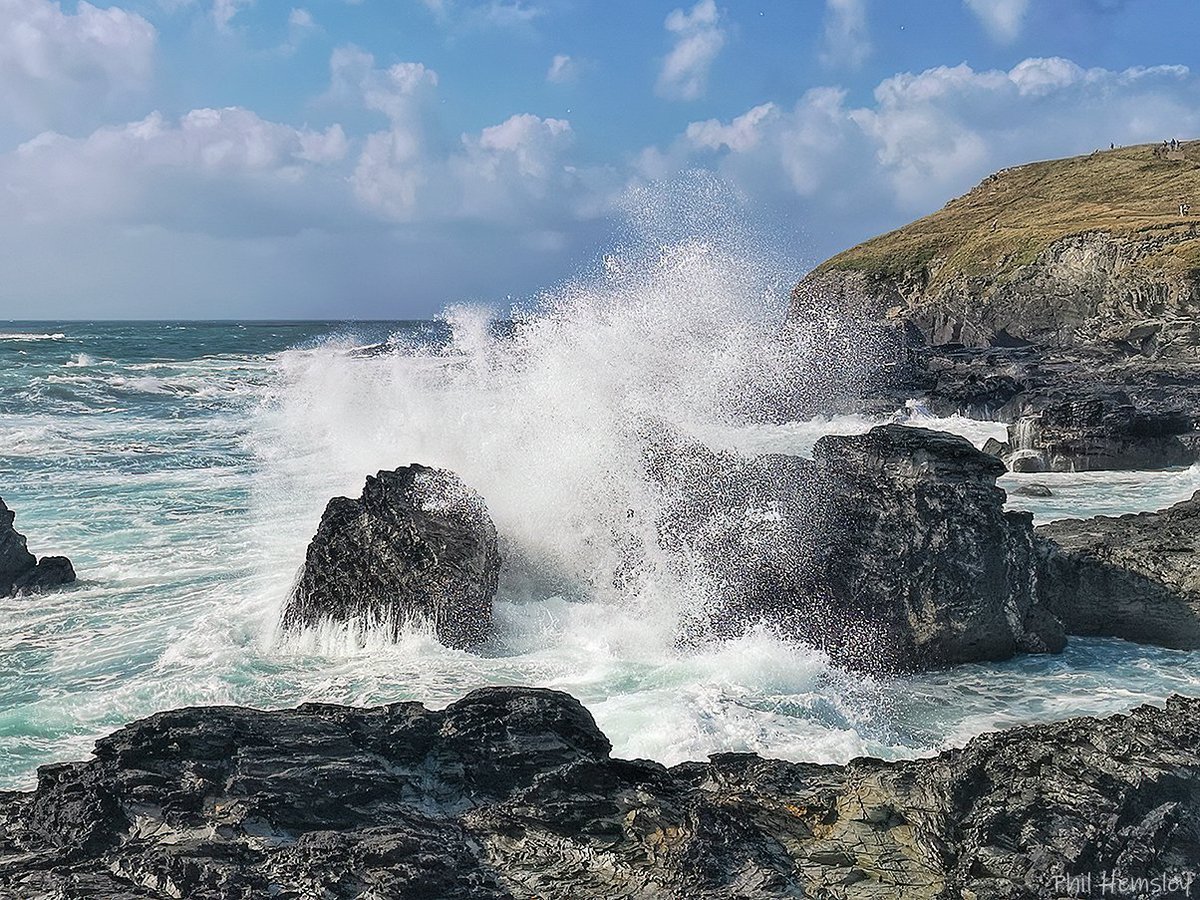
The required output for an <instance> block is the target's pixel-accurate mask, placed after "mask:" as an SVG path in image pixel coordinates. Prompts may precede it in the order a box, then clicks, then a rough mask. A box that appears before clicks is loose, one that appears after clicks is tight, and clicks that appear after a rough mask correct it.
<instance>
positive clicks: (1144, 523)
mask: <svg viewBox="0 0 1200 900" xmlns="http://www.w3.org/2000/svg"><path fill="white" fill-rule="evenodd" d="M1037 533H1038V536H1039V537H1040V538H1042V539H1043V540H1042V541H1041V542H1040V543H1041V549H1040V554H1039V555H1040V557H1041V562H1040V565H1039V569H1040V571H1039V580H1038V587H1039V592H1040V594H1041V596H1042V602H1043V603H1044V604H1045V605H1046V606H1047V607H1048V608H1049V609H1051V610H1052V611H1053V612H1054V614H1055V615H1057V616H1058V617H1059V619H1061V620H1062V622H1063V625H1064V626H1065V627H1066V629H1067V631H1068V632H1069V633H1071V634H1079V635H1104V636H1108V637H1118V638H1124V639H1126V640H1129V641H1135V642H1137V643H1141V644H1157V645H1159V646H1162V647H1172V648H1175V649H1177V650H1198V649H1200V491H1197V492H1196V493H1195V494H1194V495H1193V496H1192V498H1191V499H1190V500H1185V501H1183V502H1182V503H1177V504H1175V505H1174V506H1172V507H1170V508H1168V509H1163V510H1159V511H1158V512H1147V513H1137V514H1129V515H1124V516H1096V517H1095V518H1091V519H1061V520H1059V521H1057V522H1051V523H1050V524H1048V525H1041V526H1039V527H1038V529H1037Z"/></svg>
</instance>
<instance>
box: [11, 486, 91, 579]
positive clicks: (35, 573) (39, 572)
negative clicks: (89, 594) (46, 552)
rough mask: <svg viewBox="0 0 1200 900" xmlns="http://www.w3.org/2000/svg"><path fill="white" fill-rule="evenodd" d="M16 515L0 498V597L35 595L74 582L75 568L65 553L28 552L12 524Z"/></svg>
mask: <svg viewBox="0 0 1200 900" xmlns="http://www.w3.org/2000/svg"><path fill="white" fill-rule="evenodd" d="M15 520H16V514H15V513H14V512H13V511H12V510H11V509H9V508H8V507H7V506H6V505H5V504H4V501H3V500H2V499H0V597H11V596H13V595H20V594H37V593H41V592H42V591H46V590H51V589H53V588H56V587H60V586H62V585H65V584H71V583H72V582H73V581H75V569H74V567H73V566H72V565H71V561H70V560H69V559H67V558H66V557H65V556H43V557H42V558H41V559H38V558H37V557H35V556H34V555H33V554H32V553H30V552H29V548H28V546H27V545H26V542H25V535H23V534H21V533H20V532H18V531H17V530H16V529H15V528H14V527H13V522H14V521H15Z"/></svg>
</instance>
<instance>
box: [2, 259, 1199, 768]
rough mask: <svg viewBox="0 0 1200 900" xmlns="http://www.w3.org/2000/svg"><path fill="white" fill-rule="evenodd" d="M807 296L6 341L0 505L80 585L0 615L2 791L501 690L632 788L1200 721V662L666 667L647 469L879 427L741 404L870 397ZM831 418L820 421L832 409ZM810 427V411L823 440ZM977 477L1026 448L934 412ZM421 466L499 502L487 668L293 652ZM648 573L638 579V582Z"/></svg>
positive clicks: (432, 654)
mask: <svg viewBox="0 0 1200 900" xmlns="http://www.w3.org/2000/svg"><path fill="white" fill-rule="evenodd" d="M786 288H787V285H786V284H783V283H781V282H779V281H778V280H775V281H772V280H771V278H764V277H762V276H761V273H757V272H755V271H753V266H752V265H751V264H747V263H745V262H744V261H742V260H739V259H735V258H731V257H730V256H729V254H725V253H723V252H721V251H719V250H717V249H714V248H713V247H711V246H708V245H706V244H704V243H703V242H683V243H680V244H677V245H674V246H670V247H660V248H657V249H656V250H655V252H653V253H643V254H641V255H640V256H639V257H638V259H636V260H632V261H631V260H629V259H627V258H621V257H617V256H612V257H605V258H604V259H603V260H601V261H599V262H598V264H597V266H596V267H595V271H592V272H589V273H587V274H586V275H585V276H583V277H581V278H579V279H575V280H573V281H571V282H569V283H566V284H563V285H559V286H556V287H555V288H554V289H552V290H548V291H547V292H545V293H544V294H541V295H538V296H537V297H534V298H530V299H529V300H527V301H524V302H523V303H520V304H517V305H516V306H515V307H514V308H512V309H505V310H503V311H502V314H500V313H497V312H496V311H495V310H493V309H489V308H487V307H474V306H468V305H459V306H453V307H450V308H448V309H447V310H446V311H445V313H444V314H443V315H442V316H441V317H439V318H437V319H435V320H431V321H393V322H332V321H327V322H257V321H254V322H251V321H246V322H178V321H170V322H82V321H71V322H40V321H13V322H2V323H0V497H3V499H4V501H5V502H6V503H7V504H8V505H9V506H10V507H11V508H12V509H13V510H14V511H15V512H16V514H17V520H16V525H17V528H18V530H20V531H21V532H22V533H24V534H25V535H26V536H27V537H28V539H29V546H30V548H31V550H32V551H33V552H35V553H36V554H39V555H51V554H65V555H67V556H69V557H70V558H71V559H72V560H73V562H74V565H75V568H76V570H77V572H78V574H79V582H78V584H76V585H75V586H73V587H71V588H69V589H66V590H63V591H61V592H57V593H49V594H43V595H39V596H33V597H19V598H12V599H4V600H0V789H27V788H29V787H30V786H31V785H32V784H33V783H34V780H35V777H36V769H37V767H38V766H40V765H43V764H47V763H52V762H60V761H66V760H74V759H82V758H85V757H86V756H87V754H88V753H89V752H90V749H91V746H92V744H93V742H94V741H95V740H96V739H97V738H98V737H100V736H102V735H104V734H106V733H108V732H110V731H113V730H115V729H117V728H120V727H121V726H123V725H125V724H127V723H129V722H131V721H133V720H135V719H138V718H141V717H144V716H147V715H150V714H152V713H154V712H156V711H160V710H166V709H171V708H176V707H182V706H191V705H199V704H244V705H250V706H256V707H263V708H279V707H287V706H292V705H295V704H298V703H301V702H304V701H310V700H319V701H327V702H335V703H347V704H356V705H364V704H380V703H388V702H393V701H398V700H418V701H421V702H423V703H425V704H427V705H430V706H442V705H445V704H447V703H450V702H452V701H453V700H455V699H456V698H459V697H461V696H463V695H464V694H466V693H467V692H468V691H470V690H472V689H474V688H477V687H480V686H484V685H500V684H512V685H517V684H523V685H539V686H546V687H552V688H557V689H560V690H564V691H569V692H570V693H572V694H574V695H575V696H577V697H578V698H580V700H581V701H582V702H583V703H584V704H585V705H586V706H587V708H588V709H589V710H590V711H591V712H592V714H593V715H594V716H595V718H596V720H597V722H598V724H599V725H600V727H601V728H602V729H603V730H604V731H605V732H606V733H607V735H608V736H609V738H610V739H611V740H612V743H613V745H614V752H615V753H616V754H618V755H620V756H622V757H644V758H650V759H654V760H659V761H661V762H663V763H666V764H673V763H677V762H680V761H683V760H687V759H699V758H703V757H705V756H706V755H707V754H711V753H715V752H720V751H754V752H757V753H761V754H764V755H767V756H773V757H781V758H785V759H791V760H805V761H814V762H824V763H841V762H846V761H847V760H849V759H851V758H853V757H856V756H861V755H874V756H881V757H885V758H907V757H915V756H923V755H929V754H933V753H935V752H937V751H939V750H941V749H943V748H946V747H953V746H960V745H962V744H964V743H965V742H966V741H968V740H970V739H971V738H972V737H974V736H976V735H978V734H980V733H982V732H985V731H989V730H994V729H999V728H1004V727H1008V726H1012V725H1015V724H1025V723H1034V722H1044V721H1048V720H1055V719H1063V718H1067V717H1070V716H1076V715H1081V714H1107V713H1113V712H1117V711H1121V710H1127V709H1130V708H1132V707H1134V706H1136V705H1138V704H1141V703H1146V702H1149V703H1161V702H1162V701H1163V700H1164V699H1165V698H1166V697H1167V696H1168V695H1170V694H1172V693H1184V694H1197V693H1200V653H1188V652H1180V651H1172V650H1165V649H1160V648H1155V647H1146V646H1137V645H1134V644H1130V643H1126V642H1123V641H1118V640H1103V639H1083V638H1075V639H1072V640H1071V641H1070V643H1069V645H1068V647H1067V649H1066V651H1065V652H1064V653H1062V654H1061V655H1055V656H1048V655H1047V656H1038V655H1034V656H1022V657H1018V658H1016V659H1013V660H1011V661H1008V662H1003V663H989V664H983V665H967V666H959V667H956V668H954V669H951V670H948V671H942V672H933V673H928V674H922V675H916V676H906V677H870V676H865V675H861V674H855V673H848V672H845V671H842V670H840V669H838V668H837V667H835V666H833V665H831V664H830V662H829V660H828V659H827V658H825V657H824V656H823V655H822V654H821V653H820V652H818V651H817V650H815V649H813V648H811V647H808V646H806V645H803V644H799V643H794V642H789V641H786V640H782V639H780V638H779V637H777V636H775V635H773V634H771V633H769V632H767V631H763V630H751V631H749V632H748V633H746V634H745V635H743V636H741V637H739V638H737V639H730V640H725V641H717V642H714V643H710V644H704V645H701V646H695V645H688V646H683V645H681V644H680V642H679V641H677V640H676V637H677V633H678V624H679V622H680V617H681V616H682V615H684V614H685V613H686V612H687V611H688V610H689V609H691V608H693V607H694V606H695V604H698V603H703V602H705V596H704V594H705V590H706V587H705V585H704V584H703V583H701V582H700V581H697V580H690V579H689V578H688V576H687V575H686V567H681V566H678V565H672V564H671V563H672V561H671V560H669V559H664V558H663V553H664V551H662V550H661V548H659V547H657V544H656V542H655V539H654V527H655V521H656V517H655V504H656V503H657V502H658V500H657V498H656V494H655V490H654V486H653V485H652V484H651V483H650V482H649V481H648V480H647V477H646V474H645V466H644V453H645V450H646V441H647V440H650V439H652V436H653V434H654V433H655V432H659V431H661V430H663V429H674V430H677V431H679V432H682V433H685V434H687V435H689V436H691V437H693V438H695V439H698V440H702V441H704V442H706V443H708V444H709V445H711V446H713V447H715V448H719V449H726V450H731V451H735V452H739V453H743V454H746V455H754V454H757V453H762V452H768V451H770V452H786V453H796V454H801V455H804V454H807V453H810V452H811V449H812V446H813V443H814V442H815V441H816V439H817V438H818V437H819V436H820V435H822V434H826V433H854V432H859V431H864V430H866V429H868V428H870V427H871V426H872V425H875V424H878V423H879V422H881V421H884V420H885V419H887V418H889V416H888V415H887V414H886V413H881V414H880V415H875V416H868V415H831V414H820V412H819V411H818V412H817V414H815V415H805V416H803V417H800V418H794V419H787V418H786V417H784V418H781V417H780V416H779V415H778V414H777V411H776V414H773V415H770V416H767V415H764V414H762V410H761V408H760V407H758V406H756V405H755V404H747V403H745V402H742V401H743V400H744V399H745V398H746V397H747V396H749V395H751V394H753V393H754V392H755V391H759V392H761V387H762V385H763V384H764V383H767V384H772V385H775V386H779V385H784V386H789V385H790V386H791V387H792V388H795V389H797V390H801V391H803V390H805V389H806V387H810V386H813V385H818V386H819V385H820V384H821V383H822V382H827V381H829V380H830V379H837V378H845V377H848V376H847V374H846V373H847V372H854V371H864V370H869V369H870V368H871V366H872V365H874V364H875V361H873V360H872V359H871V358H869V357H870V353H869V351H868V350H867V349H865V348H863V347H861V346H858V345H857V344H856V342H855V340H854V337H853V335H852V334H850V333H840V336H839V333H838V332H837V329H836V328H835V329H832V330H831V328H830V326H829V323H828V320H822V322H821V323H819V324H816V325H814V326H813V327H812V328H807V329H806V328H804V327H800V328H799V329H798V330H794V331H793V332H789V333H788V335H787V336H786V337H785V338H781V337H780V335H781V325H780V323H781V322H782V320H783V318H784V314H785V312H786V306H787V290H786ZM813 395H814V396H819V395H820V392H819V391H817V392H815V393H814V394H813ZM810 412H811V411H810ZM912 415H913V416H915V417H916V419H917V421H916V422H915V424H922V425H925V426H927V427H933V428H941V429H944V430H948V431H953V432H957V433H959V434H962V435H964V436H966V437H967V438H969V439H970V440H972V441H974V442H975V443H976V444H982V443H983V442H984V441H985V440H986V439H987V438H988V437H1003V436H1004V426H1003V425H1000V424H998V423H994V422H982V421H972V420H969V419H962V418H948V419H939V418H934V417H931V416H926V415H922V414H921V413H920V410H919V407H917V409H916V410H915V411H914V412H913V413H912ZM411 462H421V463H425V464H427V465H432V466H445V467H448V468H450V469H453V470H454V471H455V472H457V473H458V474H459V475H460V476H461V477H462V478H463V479H464V480H465V481H466V482H467V483H468V484H470V485H471V486H472V487H474V488H475V489H476V490H478V491H479V492H480V493H481V494H482V495H483V497H484V498H485V500H486V502H487V505H488V508H489V510H490V512H491V515H492V517H493V519H494V521H495V523H496V526H497V529H498V532H499V534H500V539H501V547H502V552H503V554H504V559H505V574H504V577H503V578H502V583H501V588H500V593H499V595H498V596H497V598H496V602H495V609H496V620H497V636H496V638H495V639H494V640H493V641H492V642H491V643H489V644H488V645H486V646H485V647H483V648H482V649H480V650H477V651H473V652H467V651H461V650H452V649H449V648H446V647H443V646H442V645H440V644H439V643H438V642H437V641H436V640H434V639H433V637H432V636H431V635H430V633H429V632H428V630H426V629H422V628H420V627H417V626H413V627H411V628H409V629H407V630H405V631H404V632H402V633H401V634H400V635H399V636H398V637H394V636H393V635H391V634H390V633H378V632H373V631H371V630H370V629H365V630H364V629H361V628H357V627H351V626H340V627H334V626H323V627H320V628H315V629H311V630H309V631H306V632H302V633H299V634H287V633H283V632H281V631H280V629H279V627H278V621H279V616H280V611H281V607H282V604H283V602H284V601H285V599H286V597H287V596H288V593H289V591H290V590H291V587H292V585H293V582H294V580H295V578H296V576H297V573H298V571H299V569H300V566H301V564H302V562H303V559H304V552H305V548H306V546H307V543H308V541H309V539H310V538H311V536H312V534H313V532H314V531H315V529H316V526H317V523H318V521H319V520H320V516H321V512H322V510H323V509H324V507H325V504H326V503H327V502H328V500H329V499H330V498H331V497H334V496H338V495H347V496H357V495H358V494H359V492H360V491H361V489H362V486H363V480H364V478H365V477H366V476H367V475H368V474H373V473H374V472H376V471H378V470H380V469H390V468H395V467H397V466H401V465H405V464H408V463H411ZM1025 480H1037V481H1040V482H1043V483H1045V484H1046V485H1048V486H1049V487H1050V488H1051V491H1052V494H1051V496H1049V497H1024V496H1014V495H1010V499H1009V501H1008V502H1009V505H1010V507H1012V508H1018V509H1028V510H1030V511H1032V513H1033V515H1034V517H1035V518H1036V519H1037V520H1038V521H1049V520H1052V519H1056V518H1060V517H1064V516H1090V515H1094V514H1101V513H1104V514H1115V513H1123V512H1130V511H1139V510H1150V509H1158V508H1161V507H1164V506H1167V505H1169V504H1171V503H1174V502H1176V501H1179V500H1181V499H1184V498H1186V497H1189V496H1190V495H1191V494H1192V493H1193V492H1194V491H1195V490H1197V489H1200V469H1197V468H1196V467H1192V468H1185V469H1175V470H1167V471H1161V472H1091V473H1058V474H1047V475H1037V476H1032V475H1008V476H1005V477H1004V478H1002V479H1001V484H1002V485H1003V486H1005V487H1006V488H1012V487H1015V486H1017V485H1018V484H1020V483H1021V482H1022V481H1025ZM630 546H637V547H639V548H640V550H639V553H638V555H637V558H638V559H640V560H641V563H640V569H639V571H638V572H637V574H636V577H632V578H631V577H629V574H628V572H627V571H626V572H625V574H624V577H622V578H615V577H614V574H615V572H616V570H617V567H618V566H622V565H625V566H626V567H627V566H628V559H629V558H630V554H629V552H628V551H629V548H630Z"/></svg>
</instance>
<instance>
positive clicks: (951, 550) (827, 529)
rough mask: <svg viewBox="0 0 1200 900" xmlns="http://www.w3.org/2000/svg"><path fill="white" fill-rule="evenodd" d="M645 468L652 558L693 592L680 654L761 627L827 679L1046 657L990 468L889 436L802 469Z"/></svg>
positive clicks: (971, 451) (1022, 520)
mask: <svg viewBox="0 0 1200 900" xmlns="http://www.w3.org/2000/svg"><path fill="white" fill-rule="evenodd" d="M651 470H652V471H653V472H654V473H655V474H656V475H657V477H658V479H659V481H660V482H661V483H662V484H663V485H664V486H665V488H666V492H667V495H668V497H670V498H671V499H670V502H669V503H668V513H667V515H666V516H665V518H664V522H663V524H662V527H661V529H660V530H661V532H662V538H661V539H662V540H663V542H664V544H665V545H666V547H667V549H669V550H672V551H674V555H675V556H676V557H677V558H680V559H682V560H683V561H684V563H685V564H686V565H687V566H689V567H691V569H692V570H693V571H694V570H695V569H696V568H699V569H700V570H701V572H702V573H703V574H704V575H705V576H706V577H707V580H708V582H709V584H708V591H709V594H710V595H711V597H710V599H709V602H708V603H706V604H704V605H703V606H702V607H701V609H699V610H698V611H697V612H696V613H694V614H693V615H692V616H691V618H690V619H689V621H688V622H687V623H685V629H684V634H685V637H686V638H687V639H688V640H691V641H694V640H696V639H698V638H702V637H703V636H704V635H715V636H719V637H724V636H729V635H731V634H736V633H738V632H740V631H744V630H745V629H747V628H749V627H753V626H756V625H759V624H767V625H768V626H770V627H773V628H775V629H777V630H780V631H782V632H783V633H785V634H788V635H791V636H793V637H796V638H798V639H801V640H804V641H807V642H810V643H812V644H815V645H817V646H819V647H821V648H822V649H824V650H825V651H826V652H828V653H829V654H830V656H831V658H832V659H833V660H834V661H835V662H836V663H838V664H839V665H844V666H848V667H852V668H859V669H867V670H877V671H912V670H920V669H928V668H937V667H942V666H949V665H954V664H957V663H965V662H977V661H981V660H999V659H1007V658H1008V657H1011V656H1013V655H1014V654H1016V653H1020V652H1058V651H1059V650H1061V649H1062V647H1063V646H1064V643H1065V639H1064V636H1063V631H1062V628H1061V626H1060V625H1059V623H1058V621H1057V620H1056V619H1055V618H1054V616H1053V615H1051V614H1049V613H1048V612H1047V611H1046V610H1045V609H1044V608H1043V607H1042V606H1041V605H1040V603H1039V600H1038V596H1037V592H1036V590H1035V584H1036V578H1035V567H1034V555H1033V549H1032V548H1033V526H1032V519H1031V517H1030V516H1029V514H1028V513H1020V512H1006V511H1005V510H1004V500H1005V495H1004V491H1003V490H1001V489H1000V488H999V487H997V486H996V479H997V477H998V476H999V475H1002V474H1003V473H1004V471H1005V468H1004V465H1003V463H1001V462H1000V461H999V460H997V459H995V458H994V457H991V456H988V455H986V454H984V453H982V452H980V451H979V450H976V449H975V447H974V446H972V445H971V443H970V442H969V441H967V440H966V439H965V438H961V437H958V436H956V435H951V434H946V433H944V432H938V431H931V430H927V429H923V428H910V427H906V426H901V425H882V426H879V427H877V428H874V429H872V430H871V431H870V432H868V433H866V434H860V435H853V436H826V437H823V438H821V439H820V440H819V441H818V442H817V444H816V446H815V448H814V452H813V459H812V461H807V460H803V459H800V458H798V457H790V456H781V455H767V456H761V457H758V458H756V459H745V458H742V457H738V456H737V455H735V454H732V453H713V452H711V451H706V450H704V449H703V448H697V447H695V446H694V445H683V446H674V447H670V448H669V449H668V451H660V452H659V453H658V454H657V455H656V456H655V457H654V459H653V460H652V465H651Z"/></svg>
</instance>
